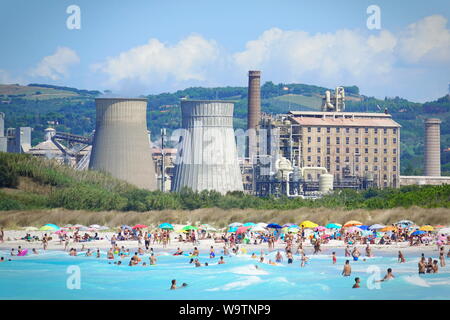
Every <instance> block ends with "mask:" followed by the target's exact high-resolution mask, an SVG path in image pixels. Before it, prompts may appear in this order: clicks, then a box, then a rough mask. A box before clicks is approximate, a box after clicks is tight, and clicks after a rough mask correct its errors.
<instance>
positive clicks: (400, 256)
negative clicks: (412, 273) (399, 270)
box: [398, 251, 406, 263]
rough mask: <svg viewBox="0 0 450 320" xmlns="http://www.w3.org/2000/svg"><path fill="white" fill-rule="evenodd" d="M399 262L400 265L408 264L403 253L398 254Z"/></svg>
mask: <svg viewBox="0 0 450 320" xmlns="http://www.w3.org/2000/svg"><path fill="white" fill-rule="evenodd" d="M398 262H400V263H404V262H406V260H405V257H404V256H403V253H402V252H401V251H399V252H398Z"/></svg>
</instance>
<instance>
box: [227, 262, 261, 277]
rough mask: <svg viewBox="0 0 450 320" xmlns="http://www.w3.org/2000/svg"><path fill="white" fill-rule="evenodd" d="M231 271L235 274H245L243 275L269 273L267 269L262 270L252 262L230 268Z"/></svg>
mask: <svg viewBox="0 0 450 320" xmlns="http://www.w3.org/2000/svg"><path fill="white" fill-rule="evenodd" d="M230 272H232V273H237V274H245V275H262V274H269V273H268V272H267V271H264V270H262V269H259V268H256V267H255V266H254V265H253V264H250V265H246V266H242V267H236V268H233V269H231V270H230Z"/></svg>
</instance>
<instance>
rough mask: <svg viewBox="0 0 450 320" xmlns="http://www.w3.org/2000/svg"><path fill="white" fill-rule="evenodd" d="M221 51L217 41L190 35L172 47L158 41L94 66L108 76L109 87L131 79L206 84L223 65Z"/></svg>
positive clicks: (152, 41)
mask: <svg viewBox="0 0 450 320" xmlns="http://www.w3.org/2000/svg"><path fill="white" fill-rule="evenodd" d="M219 56H220V49H219V47H218V46H217V44H216V42H215V41H209V40H206V39H204V38H203V37H201V36H199V35H191V36H189V37H187V38H185V39H183V40H181V41H179V42H178V43H177V44H175V45H173V46H169V45H166V44H164V43H162V42H160V41H159V40H158V39H150V40H149V41H148V42H147V43H146V44H144V45H142V46H138V47H134V48H132V49H130V50H128V51H125V52H122V53H121V54H119V55H118V56H116V57H109V58H107V59H106V61H105V62H103V63H99V64H96V65H93V66H92V69H93V70H94V71H102V72H104V73H106V74H107V75H108V82H109V84H112V85H114V84H119V83H120V82H123V81H127V80H132V81H137V82H141V83H145V84H156V83H159V82H163V81H167V80H172V79H173V80H175V81H178V82H181V81H192V80H194V81H205V80H207V78H208V75H210V73H211V67H212V66H213V65H216V64H217V63H220V61H219Z"/></svg>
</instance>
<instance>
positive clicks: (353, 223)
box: [344, 220, 362, 227]
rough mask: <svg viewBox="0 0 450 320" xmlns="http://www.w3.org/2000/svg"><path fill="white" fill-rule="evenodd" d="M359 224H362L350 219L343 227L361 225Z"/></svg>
mask: <svg viewBox="0 0 450 320" xmlns="http://www.w3.org/2000/svg"><path fill="white" fill-rule="evenodd" d="M361 225H362V223H361V222H359V221H356V220H350V221H347V222H346V223H345V224H344V227H354V226H361Z"/></svg>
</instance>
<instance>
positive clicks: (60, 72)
mask: <svg viewBox="0 0 450 320" xmlns="http://www.w3.org/2000/svg"><path fill="white" fill-rule="evenodd" d="M79 62H80V58H79V57H78V55H77V53H76V52H75V51H74V50H72V49H70V48H67V47H58V48H57V49H56V52H55V53H54V54H53V55H51V56H46V57H44V58H43V59H42V60H41V61H40V62H39V63H38V65H37V66H36V67H35V68H33V69H32V70H31V71H30V75H31V76H34V77H45V78H50V79H52V80H58V79H61V77H66V76H68V74H69V70H68V69H69V67H70V66H72V65H74V64H77V63H79Z"/></svg>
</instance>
